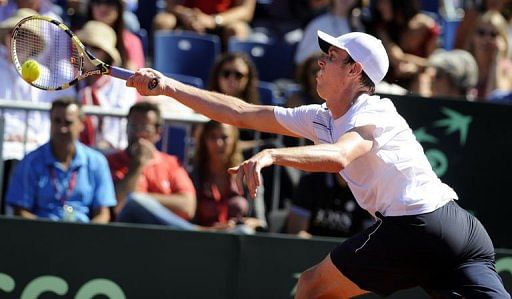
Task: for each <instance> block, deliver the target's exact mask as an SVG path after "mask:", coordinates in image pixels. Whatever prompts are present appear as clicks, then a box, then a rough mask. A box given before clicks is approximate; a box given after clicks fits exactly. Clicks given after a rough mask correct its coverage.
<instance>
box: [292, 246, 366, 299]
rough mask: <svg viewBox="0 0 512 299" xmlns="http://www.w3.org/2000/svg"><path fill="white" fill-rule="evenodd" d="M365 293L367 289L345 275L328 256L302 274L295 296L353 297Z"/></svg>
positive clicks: (302, 297)
mask: <svg viewBox="0 0 512 299" xmlns="http://www.w3.org/2000/svg"><path fill="white" fill-rule="evenodd" d="M365 293H367V291H365V290H362V289H361V288H359V287H358V286H357V285H356V284H355V283H353V282H352V281H351V280H350V279H348V278H347V277H346V276H344V275H343V274H342V273H341V272H340V271H339V270H338V269H337V268H336V266H334V264H333V263H332V262H331V259H330V257H329V256H328V257H327V258H326V259H324V260H323V261H322V262H320V264H318V265H316V266H314V267H312V268H310V269H308V270H306V271H304V273H302V274H301V275H300V277H299V283H298V286H297V294H296V297H295V298H296V299H305V298H308V299H312V298H323V299H328V298H351V297H354V296H357V295H361V294H365Z"/></svg>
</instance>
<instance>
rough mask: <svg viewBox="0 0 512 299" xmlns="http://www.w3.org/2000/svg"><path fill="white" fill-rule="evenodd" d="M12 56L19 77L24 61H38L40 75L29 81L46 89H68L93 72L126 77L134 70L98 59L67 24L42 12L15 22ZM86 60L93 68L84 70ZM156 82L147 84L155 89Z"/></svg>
mask: <svg viewBox="0 0 512 299" xmlns="http://www.w3.org/2000/svg"><path fill="white" fill-rule="evenodd" d="M11 56H12V61H13V63H14V65H15V67H16V70H17V71H18V74H19V75H20V76H22V65H23V63H24V62H25V61H27V60H29V59H32V60H35V61H36V62H38V63H39V66H40V75H39V77H38V78H37V79H36V80H35V81H33V82H29V84H31V85H32V86H34V87H37V88H40V89H43V90H61V89H66V88H68V87H70V86H72V85H73V84H76V83H77V82H78V81H79V80H82V79H84V78H87V77H89V76H93V75H110V76H112V77H116V78H119V79H123V80H126V79H128V78H129V77H130V76H132V75H133V73H134V72H132V71H129V70H126V69H123V68H120V67H115V66H111V65H109V64H107V63H104V62H103V61H101V60H99V59H97V58H96V57H95V56H94V55H93V54H92V53H91V52H90V51H88V50H87V49H86V48H85V46H84V45H83V44H82V42H81V41H80V40H79V39H78V37H77V36H76V35H75V34H74V33H73V32H72V31H71V30H70V29H69V28H68V27H67V26H66V25H64V24H63V23H61V22H59V21H57V20H54V19H52V18H49V17H45V16H40V15H34V16H30V17H27V18H24V19H23V20H21V21H20V22H18V24H16V27H15V28H14V30H13V33H12V40H11ZM85 59H88V60H89V61H90V62H91V65H93V67H92V69H88V70H86V69H84V61H85ZM22 77H23V76H22ZM157 85H158V80H157V79H154V80H152V81H151V82H150V83H149V86H148V87H149V88H150V89H153V88H155V87H156V86H157Z"/></svg>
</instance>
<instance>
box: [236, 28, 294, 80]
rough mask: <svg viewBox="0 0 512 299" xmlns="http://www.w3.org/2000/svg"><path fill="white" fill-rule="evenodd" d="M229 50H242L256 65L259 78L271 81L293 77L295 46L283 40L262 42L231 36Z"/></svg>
mask: <svg viewBox="0 0 512 299" xmlns="http://www.w3.org/2000/svg"><path fill="white" fill-rule="evenodd" d="M228 51H229V52H244V53H246V54H247V55H249V57H251V59H252V61H253V62H254V64H255V65H256V68H257V69H258V73H259V79H260V80H263V81H267V82H273V81H275V80H277V79H282V78H285V79H292V78H293V69H294V63H293V55H294V52H295V46H294V45H290V44H287V43H285V42H282V41H279V42H272V43H262V42H256V41H247V40H239V39H236V38H231V39H230V40H229V42H228Z"/></svg>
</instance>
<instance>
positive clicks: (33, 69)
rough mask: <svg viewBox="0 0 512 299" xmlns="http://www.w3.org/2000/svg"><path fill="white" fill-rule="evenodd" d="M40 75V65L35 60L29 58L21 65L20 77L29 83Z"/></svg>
mask: <svg viewBox="0 0 512 299" xmlns="http://www.w3.org/2000/svg"><path fill="white" fill-rule="evenodd" d="M39 75H41V67H40V66H39V63H37V61H35V60H32V59H29V60H27V61H25V62H24V63H23V64H22V65H21V77H23V79H24V80H25V81H27V82H29V83H32V82H34V81H36V80H37V78H39Z"/></svg>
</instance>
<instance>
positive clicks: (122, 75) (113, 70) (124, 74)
mask: <svg viewBox="0 0 512 299" xmlns="http://www.w3.org/2000/svg"><path fill="white" fill-rule="evenodd" d="M134 73H135V72H132V71H129V70H127V69H123V68H120V67H117V66H112V67H110V75H111V76H112V77H116V78H119V79H123V80H128V78H130V77H131V76H133V74H134ZM157 86H158V79H153V80H151V81H150V82H149V84H148V88H149V89H154V88H155V87H157Z"/></svg>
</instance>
